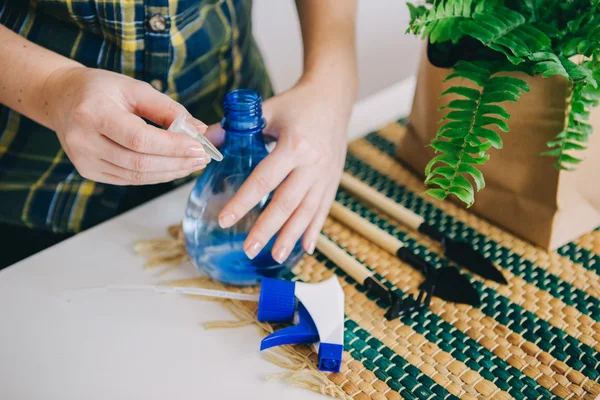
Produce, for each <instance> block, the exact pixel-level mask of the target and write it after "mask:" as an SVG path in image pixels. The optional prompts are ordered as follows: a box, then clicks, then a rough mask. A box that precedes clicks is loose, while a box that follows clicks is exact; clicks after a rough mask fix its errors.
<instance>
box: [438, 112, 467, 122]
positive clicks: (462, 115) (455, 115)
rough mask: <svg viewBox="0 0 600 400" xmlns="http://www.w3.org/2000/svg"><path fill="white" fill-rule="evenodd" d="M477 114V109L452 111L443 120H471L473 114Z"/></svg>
mask: <svg viewBox="0 0 600 400" xmlns="http://www.w3.org/2000/svg"><path fill="white" fill-rule="evenodd" d="M474 114H475V110H473V111H450V112H449V113H448V114H446V116H445V117H444V118H443V119H442V120H446V119H447V120H452V121H470V120H472V119H473V115H474Z"/></svg>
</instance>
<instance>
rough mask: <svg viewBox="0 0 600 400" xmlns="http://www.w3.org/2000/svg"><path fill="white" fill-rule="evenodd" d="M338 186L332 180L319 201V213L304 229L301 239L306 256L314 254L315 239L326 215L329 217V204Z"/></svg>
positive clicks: (337, 181)
mask: <svg viewBox="0 0 600 400" xmlns="http://www.w3.org/2000/svg"><path fill="white" fill-rule="evenodd" d="M338 184H339V180H334V181H333V182H331V183H330V184H329V185H328V188H327V189H326V191H325V195H324V196H323V199H322V200H321V204H320V206H319V211H317V213H316V214H315V216H314V217H313V219H312V221H311V222H310V225H309V226H308V228H307V229H306V232H304V237H303V238H302V247H304V249H305V250H306V252H307V253H308V254H311V255H312V254H313V253H314V252H315V246H316V244H317V239H318V238H319V233H320V232H321V229H322V228H323V224H324V223H325V219H326V218H327V215H329V209H330V208H331V203H333V200H334V199H335V194H336V193H337V188H338Z"/></svg>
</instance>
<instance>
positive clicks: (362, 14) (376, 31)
mask: <svg viewBox="0 0 600 400" xmlns="http://www.w3.org/2000/svg"><path fill="white" fill-rule="evenodd" d="M337 1H340V2H342V1H345V0H337ZM408 18H409V14H408V8H407V7H406V1H404V0H359V2H358V22H357V24H358V26H357V47H358V66H359V73H360V90H359V99H362V98H365V97H367V96H369V95H371V94H374V93H376V92H378V91H380V90H382V89H385V88H387V87H389V86H392V85H393V84H395V83H398V82H400V81H402V80H404V79H406V78H408V77H410V76H411V75H413V74H414V73H415V72H416V67H417V63H418V59H419V52H420V49H421V43H420V41H419V40H418V39H416V38H415V37H414V36H409V35H405V34H404V31H405V30H406V27H407V25H408ZM254 32H255V36H256V40H257V42H258V44H259V46H260V48H261V50H262V52H263V55H264V57H265V62H266V63H267V66H268V68H269V71H270V72H271V78H272V80H273V84H274V86H275V90H276V91H278V92H279V91H282V90H285V89H287V88H289V87H290V86H292V85H293V84H294V83H295V82H296V80H297V79H298V77H299V76H300V74H301V73H302V39H301V35H300V25H299V23H298V17H297V15H296V6H295V3H294V0H254Z"/></svg>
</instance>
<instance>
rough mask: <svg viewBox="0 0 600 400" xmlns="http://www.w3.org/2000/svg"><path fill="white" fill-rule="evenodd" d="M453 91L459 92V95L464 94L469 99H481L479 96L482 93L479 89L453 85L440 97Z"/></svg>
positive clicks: (454, 92) (453, 92)
mask: <svg viewBox="0 0 600 400" xmlns="http://www.w3.org/2000/svg"><path fill="white" fill-rule="evenodd" d="M451 93H452V94H457V95H459V96H464V97H466V98H467V99H469V100H479V97H480V95H481V93H480V92H479V90H476V89H471V88H467V87H464V86H452V87H450V88H448V89H447V90H445V91H444V93H442V94H441V95H440V97H442V96H444V95H447V94H451Z"/></svg>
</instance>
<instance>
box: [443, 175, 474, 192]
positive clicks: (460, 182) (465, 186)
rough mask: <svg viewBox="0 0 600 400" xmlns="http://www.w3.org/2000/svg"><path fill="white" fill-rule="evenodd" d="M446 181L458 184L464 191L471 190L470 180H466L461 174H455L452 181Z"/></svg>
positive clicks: (453, 184)
mask: <svg viewBox="0 0 600 400" xmlns="http://www.w3.org/2000/svg"><path fill="white" fill-rule="evenodd" d="M448 183H452V186H458V187H461V188H463V189H465V190H466V191H471V192H472V191H473V186H472V185H471V182H469V181H468V180H467V178H465V177H464V176H462V175H456V176H455V177H454V178H453V179H452V181H448Z"/></svg>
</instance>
